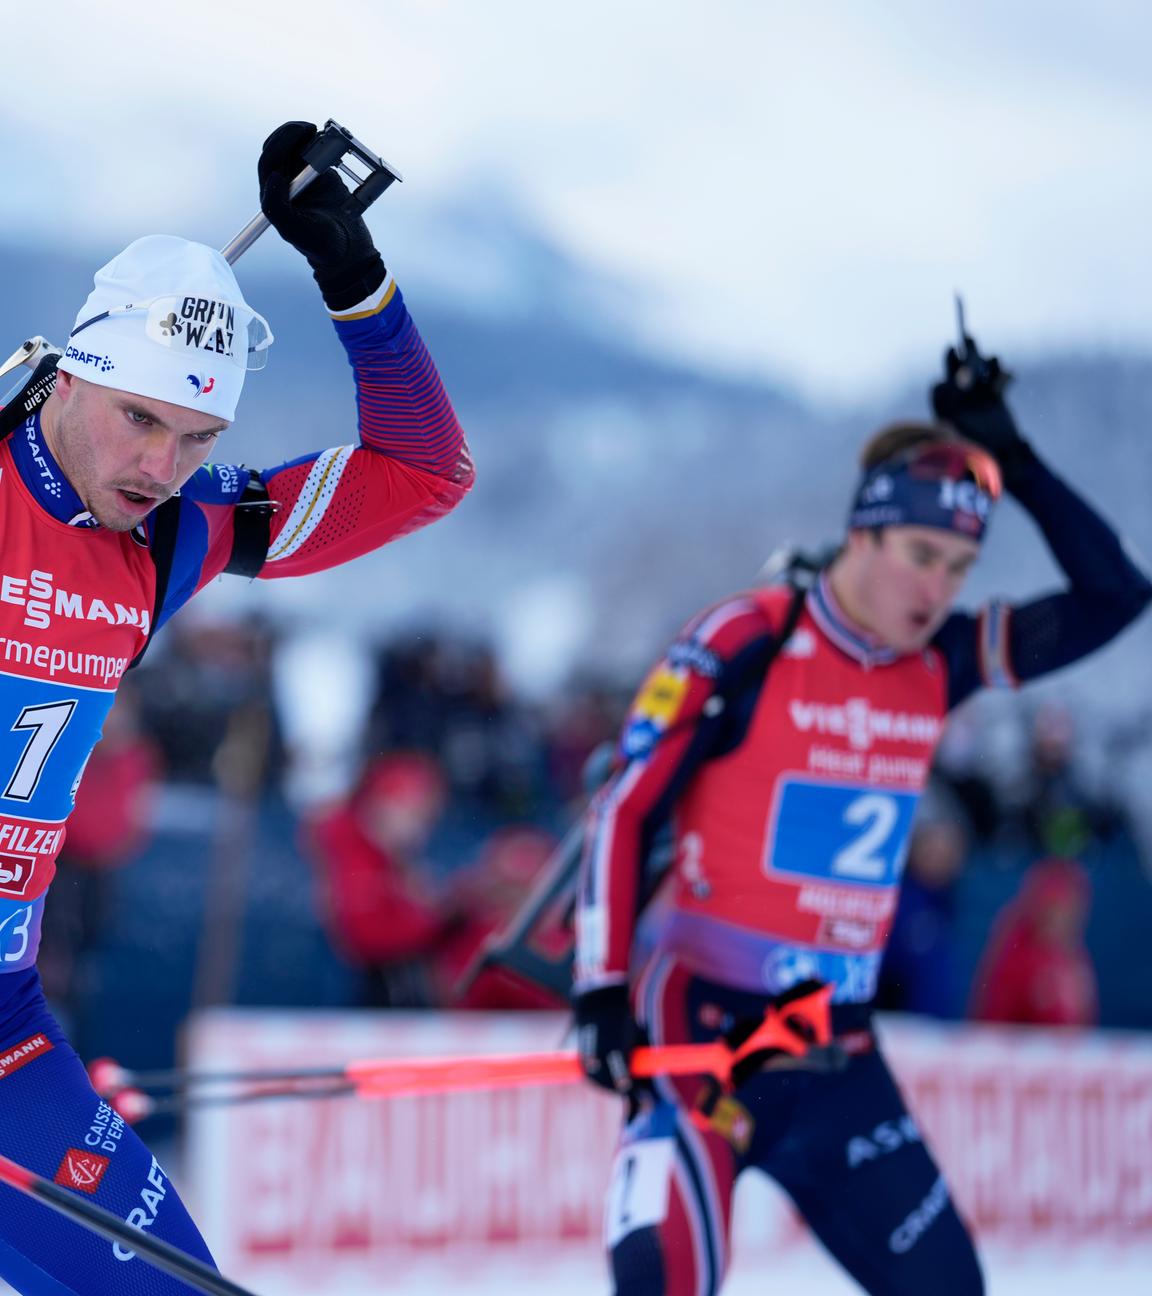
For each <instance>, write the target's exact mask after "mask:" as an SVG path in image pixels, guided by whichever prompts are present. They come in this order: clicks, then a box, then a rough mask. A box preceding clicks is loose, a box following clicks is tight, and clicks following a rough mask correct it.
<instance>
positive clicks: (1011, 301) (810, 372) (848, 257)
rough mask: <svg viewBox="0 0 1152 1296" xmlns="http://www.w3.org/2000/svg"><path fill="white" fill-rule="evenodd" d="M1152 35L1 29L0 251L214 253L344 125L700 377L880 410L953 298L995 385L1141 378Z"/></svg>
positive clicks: (335, 27) (733, 15) (862, 13)
mask: <svg viewBox="0 0 1152 1296" xmlns="http://www.w3.org/2000/svg"><path fill="white" fill-rule="evenodd" d="M1150 36H1152V9H1149V8H1148V7H1147V6H1146V5H1143V4H1140V3H1138V2H1137V0H1131V2H1126V0H1094V2H1093V3H1092V4H1088V3H1072V2H1070V0H1047V2H1046V3H1043V4H1041V3H1025V2H1023V0H1017V2H1016V3H1012V0H999V3H993V2H992V0H967V3H964V4H960V5H957V4H955V3H946V2H945V0H828V2H827V3H821V2H820V0H812V2H810V3H805V4H797V3H795V0H789V2H788V3H780V2H778V0H711V3H708V4H687V3H679V2H678V0H663V2H657V0H643V2H638V3H628V0H581V2H580V3H579V4H564V5H562V4H557V3H549V2H547V0H455V2H449V0H439V2H437V0H407V2H405V0H372V2H368V0H364V2H363V3H360V2H350V0H330V2H329V3H325V4H322V5H315V6H313V5H309V6H307V7H306V8H305V7H304V6H299V7H297V6H292V5H275V6H273V5H263V4H259V3H255V4H248V5H242V4H239V3H235V2H232V3H227V4H225V3H222V2H221V0H197V3H195V4H192V5H167V6H164V5H159V4H156V3H155V2H154V0H150V2H149V3H147V4H145V3H139V2H135V3H134V2H130V0H101V3H99V4H91V3H82V4H81V3H76V0H63V2H59V3H56V4H55V5H54V6H53V7H52V8H51V10H50V11H48V12H47V14H46V16H45V17H43V18H39V17H38V18H36V19H32V18H29V20H28V23H27V25H26V26H24V27H20V26H19V25H18V24H15V23H14V22H13V21H12V19H11V18H10V19H9V22H8V30H7V33H6V37H5V59H4V77H3V89H2V90H0V125H2V126H3V128H4V157H5V167H6V175H5V179H4V182H3V185H2V186H0V238H3V239H5V240H6V241H11V240H13V239H15V240H19V241H27V240H31V239H37V240H54V241H59V242H62V243H66V244H67V245H69V246H72V247H76V248H81V249H85V250H86V249H88V248H94V249H106V250H107V251H109V252H111V251H114V250H116V246H117V245H119V244H122V243H124V242H126V241H127V240H128V239H130V238H132V237H135V236H136V235H138V234H140V233H146V232H153V231H161V230H162V231H166V232H178V233H184V234H187V235H189V236H191V237H200V238H203V239H205V240H206V241H209V242H213V243H223V242H224V241H225V240H226V239H227V238H228V237H229V236H230V235H231V234H232V233H234V232H235V230H236V229H237V228H238V227H239V226H240V225H242V224H243V223H244V220H245V219H246V218H247V216H248V215H250V214H251V212H250V211H249V210H248V209H249V208H253V209H254V199H253V197H252V194H253V192H254V183H253V180H252V178H251V177H252V172H253V169H254V162H255V157H256V155H257V153H258V151H259V145H260V141H261V139H262V138H263V136H264V135H265V134H266V133H267V131H268V130H269V129H270V128H271V127H273V126H275V125H276V124H278V123H279V122H280V121H281V120H284V119H285V118H289V117H311V118H313V119H318V120H323V119H324V118H325V117H328V116H333V117H336V118H337V119H339V120H341V121H343V122H344V123H345V124H347V125H349V126H351V128H352V129H353V130H354V131H355V132H356V133H357V134H358V135H359V136H360V137H361V138H363V139H364V140H365V141H366V142H368V143H370V144H371V145H372V146H373V147H375V148H376V149H378V151H379V152H381V153H382V154H383V155H384V156H385V157H387V158H389V160H391V161H393V162H394V163H395V164H396V165H397V166H398V167H399V168H400V169H401V170H402V171H403V173H404V175H405V181H406V183H405V185H404V187H403V189H402V190H400V191H396V196H394V195H393V194H390V195H389V196H388V199H387V200H386V201H387V203H395V202H403V203H406V204H410V205H411V210H414V211H415V210H418V208H419V206H420V204H422V203H428V202H435V201H439V200H441V199H443V198H445V197H447V196H450V195H452V194H455V193H463V194H464V195H469V194H474V195H476V201H477V202H482V201H485V199H484V198H483V194H484V193H485V192H486V191H488V192H490V191H491V189H492V188H493V187H502V188H504V189H505V190H507V191H509V192H510V193H512V194H513V195H515V197H516V199H517V201H518V202H519V203H521V204H522V205H523V207H524V208H525V209H526V210H527V212H528V213H529V214H530V215H531V216H532V217H533V219H535V220H536V221H538V222H539V224H540V225H541V227H542V228H543V229H544V231H545V232H546V233H547V234H548V236H549V237H551V238H554V239H555V240H556V241H558V242H559V243H560V244H561V245H562V246H563V247H565V248H567V249H569V250H570V251H571V252H573V253H574V254H575V255H577V256H578V257H579V258H581V259H582V260H585V261H587V262H588V263H589V264H590V265H591V266H593V267H595V268H596V269H598V270H601V271H605V272H607V273H609V274H610V275H612V276H613V277H616V278H619V279H620V280H622V281H623V282H624V283H625V284H626V285H627V286H628V287H629V288H630V289H631V290H634V291H635V294H636V297H635V301H636V306H635V309H636V310H637V312H639V313H640V318H642V321H643V326H644V329H645V330H646V332H647V334H648V336H650V337H652V338H655V339H660V340H662V341H667V342H669V343H671V344H672V345H673V346H674V347H675V348H677V349H678V350H680V351H682V352H685V353H688V354H694V355H696V356H697V357H698V358H699V359H701V360H702V361H704V362H706V363H708V364H710V365H714V364H719V365H724V366H728V367H735V368H738V369H744V370H754V371H760V372H764V373H769V374H771V373H775V374H782V375H784V376H786V377H788V378H790V379H792V380H794V381H795V382H797V383H799V384H800V385H801V386H803V387H804V388H805V389H806V390H807V391H809V392H810V393H815V394H818V395H819V394H824V395H826V396H828V397H832V398H835V399H837V400H846V399H849V398H851V397H852V395H853V394H870V393H872V392H875V391H878V390H880V389H881V388H882V387H884V386H886V385H888V384H891V383H895V382H898V381H903V380H905V379H908V378H910V377H914V376H915V375H917V374H918V373H920V372H921V371H922V370H923V368H924V366H925V365H926V364H927V365H931V364H934V363H935V358H936V355H937V353H938V350H939V346H940V343H941V342H942V341H943V340H945V338H946V336H947V335H948V333H949V331H950V329H951V323H952V314H951V293H952V290H953V288H954V287H961V288H963V290H964V291H965V293H966V294H967V297H968V300H969V315H970V319H971V321H972V322H973V324H974V326H975V327H976V331H977V332H978V334H979V335H980V337H981V339H982V340H983V341H985V342H986V343H987V344H989V345H993V346H996V347H1001V348H1004V349H1006V350H1007V351H1009V353H1011V354H1016V355H1018V354H1020V353H1021V351H1036V350H1040V349H1043V348H1046V347H1049V346H1051V345H1064V344H1067V343H1074V344H1078V345H1086V346H1093V347H1095V346H1104V347H1127V348H1134V349H1139V350H1142V351H1146V350H1148V349H1149V346H1150V343H1152V273H1150V271H1152V253H1150V251H1149V241H1150V239H1152V221H1150V213H1152V166H1150V165H1149V157H1148V149H1149V140H1152V77H1150V75H1149V71H1148V68H1149V55H1150V52H1152V51H1150V48H1149V45H1150ZM385 205H386V204H385V203H381V205H380V207H379V208H378V209H376V210H375V211H374V213H373V217H372V223H373V226H374V228H375V229H376V231H377V233H378V235H379V242H380V243H381V245H382V247H383V248H384V251H385V255H386V256H388V255H389V252H390V251H394V252H395V254H396V255H395V256H392V257H390V258H389V259H391V260H392V261H393V264H394V265H395V268H396V270H397V272H398V275H399V277H400V278H401V279H403V264H402V261H403V248H402V247H401V248H399V249H390V248H389V246H388V234H387V212H386V211H385V210H384V208H385ZM261 255H262V256H264V257H269V256H271V255H272V254H271V253H268V252H266V251H265V250H263V249H261ZM417 310H418V306H417ZM13 345H14V343H13ZM8 349H9V348H8V346H7V344H3V345H0V351H5V352H6V351H7V350H8Z"/></svg>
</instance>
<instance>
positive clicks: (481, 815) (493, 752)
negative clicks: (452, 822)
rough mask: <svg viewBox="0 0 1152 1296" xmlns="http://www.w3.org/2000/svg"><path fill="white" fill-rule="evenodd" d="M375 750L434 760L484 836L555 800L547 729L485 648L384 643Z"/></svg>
mask: <svg viewBox="0 0 1152 1296" xmlns="http://www.w3.org/2000/svg"><path fill="white" fill-rule="evenodd" d="M368 744H369V750H372V751H375V750H381V749H388V748H397V747H402V748H409V749H412V750H416V751H423V752H427V753H429V754H430V755H433V756H434V757H435V758H436V760H437V762H438V764H439V765H440V768H441V769H442V770H443V771H444V774H445V776H446V777H447V779H448V784H449V788H450V791H451V803H452V806H453V809H454V811H455V812H456V813H457V814H458V815H461V816H467V817H469V818H471V819H472V820H474V821H477V820H478V821H479V822H480V824H481V825H482V826H483V829H484V830H485V831H490V830H491V829H492V828H493V827H496V826H499V825H500V824H501V823H505V822H507V821H508V820H510V819H523V818H529V817H532V816H533V815H534V814H535V813H536V812H537V811H538V810H539V808H540V805H541V803H542V801H544V800H546V799H547V787H546V785H545V780H546V775H547V767H546V759H545V750H544V745H543V742H542V740H541V737H540V734H539V726H538V725H537V723H536V721H535V718H534V717H533V715H532V714H531V712H530V710H529V708H528V707H527V706H525V705H524V704H523V703H522V702H521V701H520V700H519V699H517V698H515V697H514V696H513V695H512V693H511V691H510V689H509V688H508V686H507V683H506V681H505V679H504V677H503V674H502V672H501V670H500V665H499V662H498V661H497V659H496V655H495V653H494V652H493V650H492V648H491V646H490V645H488V644H486V643H482V642H475V641H469V640H466V639H462V638H457V639H452V638H443V637H441V638H438V637H436V636H432V635H418V636H416V637H415V638H414V639H411V640H405V641H401V642H400V643H398V644H395V645H391V646H388V647H386V648H385V649H384V651H383V653H382V655H381V658H380V663H379V667H378V671H377V687H376V696H375V698H374V700H373V702H372V707H371V714H370V716H369V723H368Z"/></svg>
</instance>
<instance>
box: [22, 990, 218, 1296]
mask: <svg viewBox="0 0 1152 1296" xmlns="http://www.w3.org/2000/svg"><path fill="white" fill-rule="evenodd" d="M0 991H3V993H4V998H3V1000H2V1001H0V1153H3V1154H4V1155H5V1156H7V1157H10V1158H11V1159H12V1160H13V1161H16V1162H18V1163H19V1164H20V1165H22V1166H26V1167H27V1168H28V1169H29V1170H32V1171H34V1172H35V1173H36V1174H38V1175H41V1176H43V1177H44V1178H45V1179H51V1180H54V1181H55V1182H56V1183H59V1184H64V1185H65V1186H66V1187H67V1188H69V1189H70V1190H71V1191H73V1192H75V1193H77V1194H78V1195H81V1196H83V1197H85V1198H87V1200H89V1201H91V1202H95V1203H96V1204H97V1205H99V1206H103V1207H104V1208H105V1209H106V1210H109V1211H111V1212H112V1213H113V1214H114V1215H118V1216H120V1218H121V1219H124V1220H127V1221H128V1222H129V1223H130V1224H132V1225H134V1226H135V1227H137V1228H140V1229H143V1230H145V1231H146V1232H148V1233H150V1234H152V1235H153V1236H154V1237H159V1238H163V1239H164V1240H165V1241H167V1242H171V1243H172V1244H173V1245H174V1246H177V1247H179V1248H180V1249H181V1250H182V1251H186V1252H187V1253H189V1254H190V1255H193V1256H195V1257H196V1258H197V1259H199V1260H203V1261H205V1262H206V1263H208V1264H212V1263H213V1261H212V1257H211V1255H210V1254H209V1252H208V1248H207V1246H206V1245H205V1243H204V1240H203V1238H201V1236H200V1234H199V1233H198V1232H197V1230H196V1226H195V1225H194V1224H193V1223H192V1220H191V1218H190V1217H189V1215H188V1212H187V1211H186V1210H185V1208H184V1204H183V1203H182V1202H181V1201H180V1198H179V1197H178V1196H177V1195H176V1191H175V1189H174V1188H173V1187H172V1184H171V1181H170V1180H169V1178H168V1176H167V1175H166V1174H165V1173H164V1171H163V1169H162V1168H161V1166H160V1164H159V1162H157V1160H156V1158H155V1157H154V1156H153V1155H152V1153H151V1152H149V1150H148V1149H147V1148H146V1147H145V1146H144V1144H143V1143H142V1142H141V1141H140V1139H139V1138H138V1137H137V1135H136V1134H135V1133H134V1132H133V1130H132V1129H131V1128H130V1127H129V1126H127V1125H125V1123H124V1122H123V1120H122V1119H121V1118H120V1117H119V1116H117V1115H116V1114H115V1112H113V1111H112V1109H111V1108H110V1107H109V1106H108V1104H107V1103H106V1102H104V1100H103V1099H102V1098H100V1097H99V1095H98V1094H97V1093H96V1091H95V1090H94V1089H93V1088H92V1086H91V1084H89V1082H88V1075H87V1073H86V1071H85V1069H84V1065H83V1063H81V1061H80V1059H79V1058H78V1057H77V1056H76V1054H75V1052H74V1051H73V1050H72V1048H71V1047H70V1046H69V1044H68V1042H67V1041H66V1040H65V1038H64V1035H63V1032H62V1031H61V1029H60V1027H59V1025H58V1024H57V1022H56V1019H55V1018H54V1017H53V1016H52V1014H51V1012H49V1010H48V1006H47V1004H46V1003H45V1002H44V996H43V993H42V992H41V989H40V978H39V976H38V975H37V973H36V971H35V969H29V970H27V971H24V972H10V973H6V974H4V976H3V985H2V986H0ZM0 1278H3V1279H4V1280H5V1282H7V1283H8V1284H9V1285H10V1286H12V1287H14V1288H15V1289H16V1291H18V1292H21V1293H24V1296H114V1294H115V1293H120V1292H124V1293H126V1294H130V1296H189V1293H191V1292H194V1291H195V1290H196V1289H195V1288H192V1287H189V1286H188V1284H187V1283H183V1282H180V1281H178V1280H177V1279H175V1278H171V1277H169V1276H168V1275H166V1274H164V1273H162V1272H161V1271H160V1270H159V1269H156V1268H154V1267H153V1266H152V1265H150V1264H149V1263H148V1262H147V1261H146V1260H144V1259H142V1258H141V1257H140V1256H138V1255H136V1253H135V1252H133V1251H130V1250H128V1249H126V1248H125V1247H123V1246H120V1245H118V1244H115V1243H112V1242H109V1241H108V1240H107V1239H105V1238H103V1237H100V1236H99V1235H97V1234H95V1233H92V1232H90V1231H89V1230H87V1229H85V1228H83V1227H82V1226H81V1225H79V1224H77V1223H75V1222H73V1221H72V1220H70V1219H67V1218H66V1217H64V1216H62V1215H59V1214H57V1213H56V1212H55V1211H54V1210H52V1209H51V1207H49V1206H47V1205H46V1204H44V1203H43V1202H40V1201H36V1200H34V1199H32V1198H30V1197H26V1196H24V1195H23V1194H21V1193H19V1192H18V1191H17V1190H15V1189H13V1188H9V1187H7V1186H5V1185H0Z"/></svg>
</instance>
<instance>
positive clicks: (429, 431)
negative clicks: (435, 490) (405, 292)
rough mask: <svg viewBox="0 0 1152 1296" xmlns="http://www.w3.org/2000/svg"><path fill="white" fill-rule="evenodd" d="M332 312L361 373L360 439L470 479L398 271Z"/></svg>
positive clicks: (358, 375)
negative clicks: (344, 307)
mask: <svg viewBox="0 0 1152 1296" xmlns="http://www.w3.org/2000/svg"><path fill="white" fill-rule="evenodd" d="M332 318H333V320H334V322H335V325H336V332H337V333H338V334H339V336H340V340H341V342H342V343H343V344H344V348H345V350H346V351H347V352H348V359H349V362H350V363H351V365H352V370H353V372H354V374H355V376H356V402H357V409H358V412H359V424H360V443H361V445H363V446H365V447H366V448H367V449H369V450H376V451H378V452H379V453H381V454H386V455H388V456H389V457H390V458H393V459H397V460H400V461H401V462H403V463H407V464H411V465H413V466H414V467H417V468H423V469H425V470H426V471H428V472H433V473H436V474H437V475H438V476H441V477H448V478H451V479H453V480H457V479H459V478H461V477H462V476H469V477H470V476H471V464H470V461H469V459H468V452H467V447H466V445H465V442H464V433H463V431H462V429H461V427H460V424H459V422H458V421H457V419H456V415H455V413H454V412H453V409H452V405H451V402H450V401H449V399H448V396H447V393H446V392H445V390H444V385H443V383H442V382H441V381H440V375H439V374H438V373H437V371H436V366H435V365H434V364H433V363H432V358H431V356H430V355H429V354H428V349H427V347H425V345H424V341H423V339H422V338H421V337H420V334H419V333H418V332H417V330H416V326H415V324H414V323H413V322H412V317H411V316H410V315H409V314H408V311H407V309H406V308H405V306H404V299H403V297H402V295H401V293H400V290H399V289H398V288H397V287H396V284H395V281H394V280H393V278H392V276H391V275H388V276H387V277H386V279H385V281H384V283H383V284H382V285H381V287H380V288H379V290H378V291H377V292H376V293H375V294H373V296H372V297H370V298H368V299H367V300H366V301H363V302H360V303H359V304H358V305H356V306H354V307H353V308H352V309H351V310H349V311H343V312H341V313H339V314H335V315H333V317H332Z"/></svg>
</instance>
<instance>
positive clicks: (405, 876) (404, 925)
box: [307, 752, 453, 1008]
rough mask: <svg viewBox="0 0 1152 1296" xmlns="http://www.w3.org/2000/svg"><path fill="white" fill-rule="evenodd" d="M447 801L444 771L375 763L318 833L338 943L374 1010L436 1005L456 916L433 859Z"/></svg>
mask: <svg viewBox="0 0 1152 1296" xmlns="http://www.w3.org/2000/svg"><path fill="white" fill-rule="evenodd" d="M445 796H446V783H445V780H444V776H443V774H442V773H441V772H440V770H439V768H438V767H437V765H436V764H435V762H434V761H432V760H431V759H430V758H428V757H427V756H422V755H418V754H416V753H400V752H397V753H392V754H390V755H387V756H382V757H379V758H378V759H376V760H374V761H372V762H371V763H370V764H369V765H368V767H367V769H366V770H365V771H364V774H363V776H362V777H361V779H360V782H359V784H358V785H357V787H356V788H355V790H354V791H353V792H352V794H351V796H350V797H348V799H347V800H346V801H343V802H341V803H340V804H339V805H337V806H336V807H335V808H334V809H332V810H330V811H328V812H327V813H326V814H324V815H322V816H321V817H319V818H318V819H317V820H316V821H315V822H314V823H313V824H312V825H311V826H310V827H309V829H308V832H307V838H308V841H309V844H310V848H311V853H312V854H313V856H314V858H315V859H316V861H317V864H318V865H319V868H320V873H321V887H322V891H323V895H324V900H325V903H324V908H325V912H326V914H327V917H328V923H329V929H330V932H331V935H332V939H333V941H334V943H335V945H336V947H337V948H338V949H339V950H340V951H341V953H343V955H344V956H345V957H346V958H347V959H348V961H349V962H350V963H351V964H352V965H353V966H354V967H356V968H358V969H359V970H360V972H361V975H362V1002H363V1003H364V1004H365V1005H366V1006H369V1007H380V1008H424V1007H429V1006H431V1004H432V1003H433V1002H434V1001H435V998H436V995H435V992H434V989H433V985H432V982H431V980H430V964H431V959H432V956H433V951H434V949H435V947H436V944H437V942H438V941H439V940H440V938H441V937H442V936H443V935H444V933H445V931H446V930H447V929H448V928H449V927H450V926H451V924H452V922H453V914H452V913H451V912H450V911H449V909H448V908H447V907H446V905H445V904H444V903H443V901H442V900H441V898H440V896H439V893H438V891H437V889H436V888H435V887H434V886H433V885H432V882H431V880H430V878H429V876H428V873H427V869H426V866H425V864H424V860H423V851H424V848H425V847H426V846H427V844H428V839H429V837H430V836H431V834H432V831H433V829H434V828H435V827H436V823H437V821H438V820H439V818H440V816H441V814H442V812H443V809H444V802H445Z"/></svg>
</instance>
